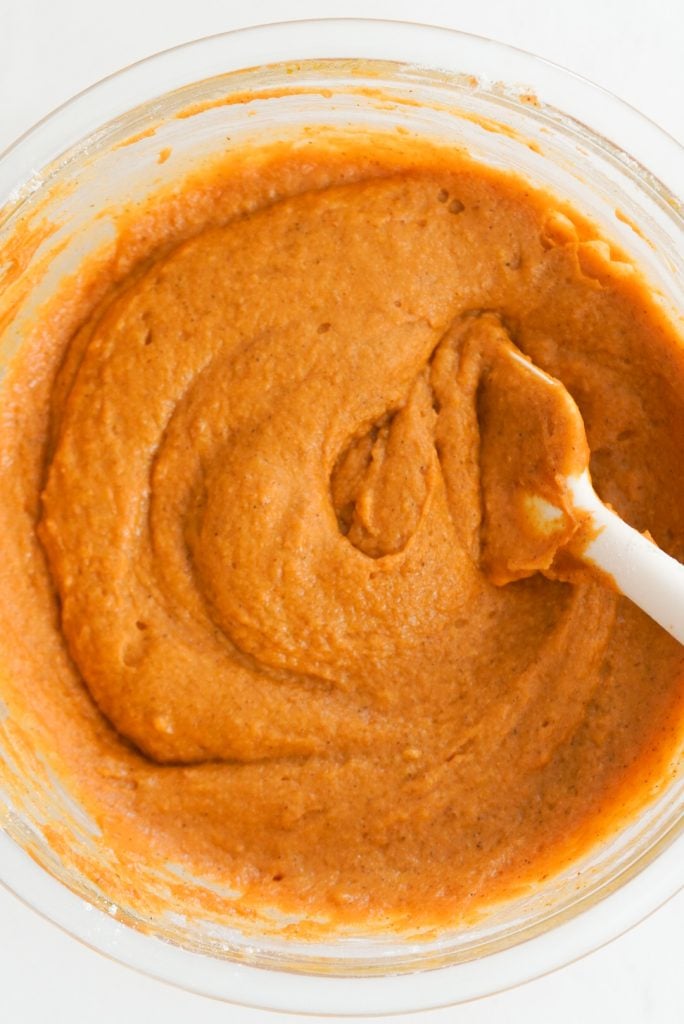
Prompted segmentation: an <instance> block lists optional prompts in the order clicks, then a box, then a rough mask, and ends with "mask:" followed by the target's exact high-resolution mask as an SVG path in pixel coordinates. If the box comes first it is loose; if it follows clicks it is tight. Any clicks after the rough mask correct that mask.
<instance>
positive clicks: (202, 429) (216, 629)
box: [0, 143, 684, 926]
mask: <svg viewBox="0 0 684 1024" xmlns="http://www.w3.org/2000/svg"><path fill="white" fill-rule="evenodd" d="M405 146H406V152H407V155H406V157H405V159H403V161H402V159H399V158H394V159H392V160H390V159H389V158H388V160H387V162H386V165H383V163H382V161H381V160H380V161H378V160H377V159H376V160H373V159H371V158H370V157H369V156H368V153H367V151H366V150H363V147H361V148H360V149H359V152H358V153H356V152H355V151H354V149H353V147H350V148H348V149H347V151H346V152H344V153H340V152H337V153H336V154H335V155H334V156H333V155H331V154H326V151H325V148H324V147H321V149H320V151H316V150H315V148H314V149H313V150H311V152H309V153H307V158H306V160H307V162H306V163H305V162H304V161H303V160H302V158H301V156H300V155H298V154H297V153H296V152H294V151H293V152H292V153H288V152H285V153H282V152H281V153H279V154H278V155H277V156H275V155H274V156H273V158H272V159H271V161H270V162H269V161H268V160H265V161H263V162H262V164H261V165H259V166H260V171H259V173H256V172H255V171H254V170H251V171H250V172H249V174H248V173H247V172H246V171H239V170H234V171H233V172H231V173H232V177H231V173H229V172H227V171H225V170H224V171H223V172H222V175H223V176H221V175H220V174H219V176H218V177H217V179H216V184H215V192H213V193H212V192H211V191H210V192H208V193H205V198H204V200H203V202H204V205H203V207H202V212H201V215H199V214H196V212H195V213H193V207H192V202H193V193H192V189H191V188H190V186H188V190H187V192H186V195H185V198H184V197H183V195H181V197H180V199H176V200H175V203H176V206H175V208H174V209H175V213H174V214H173V215H172V213H169V215H168V218H167V220H166V221H165V220H164V216H163V206H162V207H160V209H161V211H162V212H161V213H160V212H159V211H157V214H156V218H157V219H156V221H155V223H156V224H157V228H156V230H157V237H156V238H155V239H154V240H152V239H150V241H149V243H148V249H149V252H147V251H145V246H144V244H143V245H142V246H141V243H140V237H142V236H143V235H144V232H143V233H142V235H140V236H138V242H137V243H136V244H137V245H138V250H137V251H136V255H135V258H133V257H131V258H130V259H129V261H128V262H129V263H130V264H131V266H130V268H129V269H127V271H126V273H122V272H121V269H120V268H121V266H122V265H123V264H122V263H121V262H120V263H119V264H118V265H117V266H118V267H119V270H118V271H116V270H113V269H111V268H110V270H109V271H106V272H105V271H104V270H102V269H100V271H99V278H98V279H97V285H96V287H94V290H93V291H92V293H90V298H89V299H87V300H86V299H84V300H83V302H82V303H81V305H80V307H79V309H78V313H77V314H76V313H74V314H73V315H72V317H71V320H70V321H69V323H70V324H71V325H72V326H70V327H69V330H68V331H66V330H65V329H64V328H63V326H62V327H60V324H61V321H60V320H59V317H58V316H57V315H55V314H54V312H53V314H52V316H53V319H52V321H51V322H49V323H47V325H46V326H45V327H44V330H43V342H42V344H43V346H44V347H43V353H44V355H43V357H42V359H40V360H37V357H36V356H35V354H34V356H33V357H29V356H28V355H27V356H25V357H24V358H23V359H21V360H18V361H17V363H16V365H15V367H14V370H13V373H12V376H11V381H10V384H9V385H6V386H5V387H6V395H5V397H4V398H3V404H4V405H5V408H6V409H9V410H10V412H11V415H9V416H7V417H6V418H5V420H4V421H3V426H2V432H3V437H2V440H3V447H4V449H5V451H6V452H8V455H7V459H6V462H5V467H4V468H3V470H2V472H3V474H6V476H3V479H9V478H10V475H11V478H12V480H13V481H14V482H13V484H12V487H11V488H9V487H8V488H7V489H6V490H3V492H2V520H3V529H4V530H5V535H9V536H10V537H11V538H13V539H14V540H15V542H16V546H17V550H19V548H20V549H21V551H22V552H23V556H22V559H18V558H17V559H16V560H15V563H12V562H11V560H10V564H8V566H6V567H5V569H4V570H3V575H2V576H1V577H0V594H1V595H2V600H3V601H5V600H6V599H7V597H8V595H9V594H10V593H11V594H12V595H13V598H12V600H13V606H14V612H13V614H14V615H15V623H17V622H19V623H21V622H23V630H24V633H23V634H22V635H24V636H26V637H29V636H30V635H31V630H32V629H33V630H34V633H33V635H34V636H35V637H37V638H38V642H37V644H36V645H35V647H36V649H34V650H30V649H29V648H30V647H31V645H30V644H29V645H28V646H27V647H25V648H21V651H22V653H21V664H20V666H19V668H18V669H17V672H20V673H21V679H22V688H23V690H24V691H25V692H28V693H31V694H33V699H34V700H36V701H38V702H39V703H40V705H41V707H42V709H43V710H42V713H43V715H44V718H45V721H46V722H48V723H50V722H52V723H54V725H55V733H56V734H57V739H56V740H55V744H56V746H57V748H58V749H59V752H60V756H61V758H62V759H63V762H64V763H65V764H67V765H69V766H70V774H71V777H72V779H73V780H74V785H75V787H76V788H77V790H78V792H79V793H80V794H81V796H82V799H83V800H84V801H85V803H86V804H87V806H88V807H89V809H90V810H91V812H92V813H93V815H94V816H95V818H96V820H98V822H99V824H100V827H101V828H102V830H103V837H104V841H106V842H107V843H109V844H110V845H111V846H112V847H113V848H115V849H118V850H119V851H121V856H122V858H123V859H124V860H125V859H126V857H129V858H131V857H133V858H134V857H136V856H137V857H140V858H145V857H147V858H148V859H149V858H153V859H154V858H158V859H159V860H160V861H161V860H164V859H165V858H166V859H170V860H173V861H174V862H178V863H181V864H183V865H184V867H185V868H186V869H187V870H192V871H196V872H199V873H202V874H204V875H205V876H208V877H211V878H213V879H215V880H217V881H220V882H222V883H224V884H226V885H230V886H231V887H233V888H234V889H237V890H241V891H242V892H244V893H245V894H246V895H245V899H246V901H247V903H248V904H250V903H251V905H254V906H258V905H262V906H269V905H273V906H276V907H279V908H281V909H283V910H287V911H293V912H298V913H304V914H317V915H319V916H321V917H322V918H324V919H325V920H328V921H330V922H331V923H333V924H334V923H335V922H339V921H350V922H356V923H357V924H365V925H370V924H372V923H373V922H378V921H384V922H385V926H387V924H388V923H389V924H390V925H391V924H392V922H394V923H396V924H400V923H402V922H403V923H406V922H411V923H412V924H425V925H439V924H444V923H446V922H447V921H449V920H452V919H453V918H454V917H455V916H456V917H459V916H462V915H465V914H466V913H467V912H468V911H469V910H472V909H474V908H478V907H481V906H484V905H486V904H487V903H488V902H490V901H492V900H494V899H496V898H498V897H500V896H503V895H505V894H506V893H509V892H511V891H514V890H515V887H516V886H517V885H519V884H521V883H534V882H535V881H538V880H539V878H540V877H541V876H542V875H544V874H547V873H548V872H549V871H553V870H557V869H558V868H559V867H561V866H562V865H563V864H564V863H565V862H566V861H567V858H568V857H569V856H571V855H576V854H577V853H578V852H582V851H583V850H585V849H587V848H588V847H589V846H590V845H591V844H592V843H593V842H594V841H595V840H596V838H597V837H598V836H599V835H602V834H604V833H605V831H606V830H608V831H610V829H614V828H617V827H618V826H619V825H620V824H621V822H622V820H623V819H622V817H621V815H622V814H624V813H626V811H625V810H624V807H625V806H626V804H625V801H626V799H627V798H626V794H629V795H630V799H631V798H633V797H634V796H635V794H636V795H638V796H639V799H640V800H642V802H643V801H645V800H646V799H647V798H648V794H649V792H651V790H652V787H653V785H654V779H655V773H657V770H658V769H657V765H659V764H661V763H663V762H664V761H665V760H666V759H667V757H668V756H669V755H670V754H671V752H672V751H673V750H674V748H675V744H676V742H677V740H678V738H679V737H680V731H679V729H680V724H681V717H682V704H683V703H684V687H683V685H682V681H683V678H684V654H683V652H682V649H681V648H680V647H679V646H678V645H677V644H676V642H675V641H674V640H672V639H671V638H670V637H669V636H667V635H666V634H665V633H664V632H663V631H662V630H660V629H659V628H658V627H657V626H656V625H654V624H653V623H652V622H650V621H649V620H648V619H646V617H645V616H644V615H643V614H642V613H640V612H639V611H638V610H637V609H635V608H634V607H633V606H631V605H630V604H629V602H627V601H626V600H624V599H622V598H620V597H619V596H618V595H616V594H615V593H613V592H611V591H610V590H609V589H607V588H606V587H605V586H603V585H601V584H600V583H599V582H596V581H594V580H592V579H590V578H589V577H586V578H581V577H575V576H573V577H570V578H572V579H573V582H563V581H562V579H561V580H559V579H558V578H557V576H558V575H559V573H558V571H557V567H555V563H554V555H555V549H552V550H549V549H548V546H547V548H544V549H543V550H537V549H536V548H534V545H532V546H530V544H531V541H530V538H527V539H526V538H525V537H524V531H522V530H520V532H519V533H518V534H516V533H515V532H513V533H512V534H511V537H510V538H508V540H507V542H506V546H507V548H508V549H511V548H513V549H514V550H515V544H516V536H517V537H518V538H519V545H520V557H519V558H518V560H517V561H516V563H515V568H514V569H513V571H506V572H502V571H501V570H500V568H497V566H498V563H497V558H496V552H497V551H498V550H499V548H500V547H501V544H500V543H499V542H500V540H501V531H503V530H504V529H505V528H506V527H505V523H506V522H507V521H508V520H511V521H512V526H511V530H513V531H515V530H517V529H518V527H517V526H516V524H515V521H514V519H515V517H514V516H513V515H512V512H511V514H510V515H509V508H508V505H507V502H512V501H513V498H512V497H511V492H510V490H509V491H506V490H505V489H502V488H498V489H497V486H496V482H497V480H498V479H499V478H500V479H502V480H504V481H505V479H506V466H507V465H508V464H509V462H510V457H511V452H512V451H519V450H520V449H521V447H522V446H524V445H525V444H526V443H528V444H531V442H530V436H531V437H532V440H533V442H534V444H535V445H536V444H537V442H539V444H540V446H541V447H540V459H541V460H542V463H543V462H544V459H545V458H547V456H548V460H549V461H548V465H549V466H552V464H553V466H556V468H557V464H558V457H559V456H558V441H557V440H556V449H553V442H552V437H553V431H554V417H553V410H551V411H549V410H548V409H545V410H541V411H539V410H537V411H535V410H532V409H531V410H529V415H527V416H521V415H520V410H519V407H516V405H515V403H509V405H506V394H507V390H506V389H507V387H508V386H509V385H510V386H512V384H513V381H512V378H511V377H507V372H506V363H505V359H502V358H501V353H502V352H505V350H506V346H510V344H511V341H512V342H514V343H515V345H517V346H518V347H519V348H520V349H521V350H522V351H523V352H525V353H526V354H528V355H529V356H530V357H531V358H532V359H533V360H534V362H535V363H537V364H538V365H539V366H540V367H542V368H543V369H544V370H546V371H547V372H548V373H550V374H552V375H553V376H554V377H556V378H558V379H559V380H560V381H562V382H563V384H564V385H565V387H566V388H567V389H568V390H569V391H570V393H571V394H572V395H573V397H574V398H575V400H576V401H577V403H578V405H579V407H580V410H581V412H582V415H583V418H584V422H585V425H586V428H587V436H588V441H589V446H590V449H591V452H592V461H591V470H592V475H593V478H594V482H595V485H596V488H597V490H598V492H599V493H600V494H601V496H602V497H603V499H604V500H606V501H609V502H611V503H612V504H613V505H614V507H615V508H616V509H617V511H618V512H619V513H620V515H622V516H623V517H624V518H626V519H627V520H628V521H629V522H631V523H632V524H633V525H635V526H637V527H638V528H639V529H649V530H650V531H651V533H652V535H653V537H654V538H655V540H656V541H657V543H658V544H660V545H661V546H662V547H663V548H664V549H666V550H668V551H669V552H670V553H671V554H673V555H675V556H676V557H679V558H680V559H682V558H684V474H682V471H681V466H682V464H681V451H682V444H683V443H684V348H683V347H682V344H681V340H680V339H679V337H678V336H677V333H676V331H675V328H674V327H673V325H672V324H671V323H670V322H668V320H667V319H666V318H665V316H664V314H663V313H662V312H661V311H660V310H659V309H658V307H657V305H656V304H655V301H654V300H653V299H652V297H651V295H650V293H649V291H648V289H647V287H646V285H645V284H644V282H643V281H642V279H641V278H640V276H639V275H638V273H637V272H635V271H634V269H633V268H632V267H631V266H630V265H629V264H628V263H626V262H625V261H624V259H621V258H620V254H619V253H616V252H615V251H613V250H611V249H610V247H609V246H608V245H607V244H606V243H604V242H602V241H600V240H598V241H597V240H596V237H595V234H594V233H593V232H592V229H591V227H590V225H588V224H587V223H586V222H585V221H584V220H583V219H582V218H581V217H580V216H579V215H575V214H573V213H572V211H569V210H567V209H566V208H564V210H563V212H560V210H559V204H558V203H557V201H555V200H554V199H553V198H551V197H549V196H548V195H546V194H544V193H542V192H538V191H535V190H534V189H532V188H531V187H530V186H529V185H528V184H527V183H525V182H523V181H522V180H521V179H518V178H516V177H515V176H512V175H506V174H504V173H502V172H495V171H493V170H490V169H486V168H484V167H480V166H478V165H477V164H474V163H472V162H470V161H469V160H468V159H467V158H466V157H465V156H463V154H458V153H448V152H438V151H431V150H430V151H428V150H427V149H425V150H424V151H423V150H421V148H420V146H419V145H418V143H416V144H415V148H414V149H413V150H412V148H411V145H410V144H409V143H405ZM259 175H261V178H260V176H259ZM264 183H266V184H264ZM266 185H268V188H267V187H266ZM231 190H232V192H231ZM231 194H232V195H233V196H234V197H237V198H235V199H234V203H233V208H230V209H229V206H227V205H226V203H227V202H228V201H227V200H226V196H227V195H228V196H230V195H231ZM206 195H209V196H210V199H207V198H206ZM212 195H214V196H215V201H214V200H211V196H212ZM267 196H268V198H267ZM231 201H232V200H231ZM184 202H186V203H187V211H186V219H185V221H183V224H184V225H185V226H184V228H183V230H181V229H180V228H179V226H178V225H179V224H180V223H181V221H182V218H179V216H178V210H179V209H181V210H183V203H184ZM212 202H213V203H214V205H213V206H212ZM188 211H189V212H188ZM140 216H142V214H141V215H140ZM193 217H194V218H195V219H194V220H193ZM160 225H161V226H160ZM129 237H130V238H132V237H133V234H132V233H130V232H129ZM121 244H123V243H121ZM130 244H131V245H133V242H131V243H130ZM124 249H125V246H124ZM107 274H109V277H107ZM95 298H96V299H97V301H95ZM60 330H61V334H60ZM46 337H50V338H52V339H53V341H52V347H50V345H48V343H47V342H46V341H45V338H46ZM46 345H47V348H46V347H45V346H46ZM45 353H51V355H49V356H48V355H46V354H45ZM36 381H37V382H38V384H36ZM516 408H517V409H518V413H517V418H516V413H515V410H516ZM493 410H496V415H494V412H493ZM544 438H546V441H547V442H548V445H549V448H548V452H547V451H546V449H545V448H544V443H543V442H544ZM526 439H527V440H526ZM566 440H567V439H566ZM571 442H572V443H571ZM568 444H569V445H570V447H569V448H568V454H567V459H568V460H569V462H568V464H571V463H572V459H573V458H575V457H577V456H581V455H582V454H583V451H584V449H583V448H582V445H583V441H581V440H578V439H569V440H568ZM572 444H576V446H577V447H576V448H575V449H573V448H572ZM554 451H555V455H554ZM552 456H553V458H552ZM554 458H555V459H556V461H555V462H554V461H553V459H554ZM561 461H562V459H561ZM544 464H546V463H544ZM549 473H550V475H549V481H550V486H552V485H553V479H554V477H553V472H552V470H549ZM483 496H484V499H486V500H483ZM511 509H512V505H511ZM571 532H572V531H570V533H571ZM570 533H569V534H568V535H567V536H569V535H570ZM567 536H566V537H565V539H567ZM526 545H527V547H526ZM27 565H29V567H30V571H29V572H28V573H27V572H26V567H27ZM538 570H541V571H538ZM561 576H562V573H561ZM566 578H568V577H566ZM506 580H512V582H506V584H505V585H497V584H502V583H504V582H505V581H506ZM41 636H43V637H44V642H43V646H42V648H41V640H40V637H41ZM2 642H3V643H5V640H4V639H3V641H2ZM19 646H20V647H21V644H20V645H19ZM48 654H49V657H50V658H51V659H52V665H53V666H54V669H53V674H54V677H55V679H57V678H58V679H59V682H55V681H54V680H53V681H52V682H50V681H49V680H48V681H45V675H46V672H45V666H44V664H43V663H42V662H41V660H40V659H41V658H47V657H48ZM16 657H17V659H18V658H19V655H17V656H16ZM15 661H16V664H19V661H17V660H16V659H15ZM41 673H42V675H41ZM48 675H49V673H48ZM39 677H40V678H41V682H40V683H39V682H37V679H38V678H39Z"/></svg>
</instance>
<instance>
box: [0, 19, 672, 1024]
mask: <svg viewBox="0 0 684 1024" xmlns="http://www.w3.org/2000/svg"><path fill="white" fill-rule="evenodd" d="M335 15H337V16H340V15H346V16H355V15H356V16H366V17H388V18H397V19H401V18H404V19H406V20H413V21H425V22H433V23H435V24H443V25H448V26H451V27H454V28H460V29H463V30H465V31H469V32H474V33H478V34H480V35H487V36H491V37H493V38H495V39H499V40H502V41H504V42H507V43H512V44H514V45H517V46H520V47H522V48H524V49H528V50H531V51H532V52H535V53H537V54H539V55H541V56H544V57H547V58H549V59H550V60H554V61H556V62H557V63H560V64H563V65H565V66H566V67H569V68H571V69H572V70H574V71H576V72H578V73H580V74H583V75H585V76H587V77H588V78H591V79H593V80H594V81H595V82H597V83H598V84H600V85H603V86H605V87H606V88H608V89H610V90H611V91H613V92H615V93H617V94H618V95H619V96H621V97H622V98H623V99H625V100H627V101H628V102H630V103H632V104H633V105H634V106H636V107H637V108H639V109H640V110H641V111H643V112H644V113H645V114H648V115H649V116H650V117H652V118H653V120H655V121H657V122H658V123H659V124H660V125H661V126H662V127H663V128H665V129H667V130H668V131H669V132H670V133H671V134H673V135H674V136H675V137H677V138H678V139H679V140H680V141H684V112H683V110H684V106H683V104H682V99H683V97H684V62H683V61H682V52H683V50H684V4H682V2H681V0H650V2H643V0H572V2H568V3H561V2H560V0H541V2H540V0H515V2H514V0H475V2H473V0H467V2H466V0H451V2H448V0H443V2H440V0H394V2H393V0H384V2H383V0H360V2H359V0H352V2H346V3H340V2H334V0H317V2H310V0H280V2H278V0H251V2H249V3H234V2H231V0H182V2H181V0H113V2H109V3H107V4H104V3H102V2H100V0H0V150H2V149H3V148H4V147H5V146H6V145H7V144H9V143H10V142H11V141H12V140H13V138H15V137H16V136H17V135H19V134H20V133H21V132H23V131H24V130H25V129H26V128H27V127H29V126H30V125H31V124H32V123H33V122H34V121H36V120H37V119H38V118H40V117H42V116H43V115H44V114H45V113H47V112H48V111H49V110H51V109H52V108H54V107H55V106H56V105H57V104H59V103H61V102H62V101H63V100H65V99H67V98H68V97H69V96H71V95H73V93H75V92H77V91H78V90H80V89H82V88H84V87H85V86H87V85H89V84H90V83H91V82H93V81H95V80H96V79H98V78H101V77H103V76H104V75H106V74H109V73H110V72H112V71H115V70H117V69H118V68H120V67H123V66H124V65H126V64H129V63H130V62H131V61H134V60H137V59H138V58H140V57H144V56H147V55H148V54H150V53H153V52H155V51H157V50H160V49H164V48H166V47H168V46H173V45H175V44H177V43H180V42H183V41H185V40H188V39H192V38H197V37H199V36H203V35H209V34H211V33H214V32H220V31H225V30H227V29H231V28H237V27H241V26H243V25H248V24H256V23H259V22H265V21H276V20H285V19H289V18H305V17H322V16H335ZM682 185H683V187H684V183H682ZM683 952H684V895H683V894H680V896H679V897H678V898H676V899H675V900H672V901H671V902H670V903H669V904H668V905H667V906H665V907H663V908H661V910H659V911H658V912H656V913H655V914H654V915H652V917H651V918H649V919H648V920H647V921H645V922H644V923H643V924H641V925H640V926H638V927H637V928H635V929H633V930H632V931H631V932H630V933H629V934H627V935H625V936H623V937H622V938H620V939H618V940H616V941H615V942H613V943H612V944H611V945H610V946H608V947H606V948H604V949H602V950H599V951H598V952H596V953H594V954H593V955H592V956H590V957H587V958H585V959H584V960H582V961H580V962H578V963H576V964H573V965H571V966H569V967H567V968H565V969H564V970H562V971H558V972H556V973H555V974H553V975H550V976H548V977H546V978H542V979H539V980H537V981H535V982H531V983H530V984H528V985H525V986H523V987H521V988H519V989H516V990H514V991H511V992H508V993H504V994H502V995H499V996H494V997H491V998H489V999H486V1000H481V1001H480V1002H478V1003H474V1004H470V1005H468V1006H462V1007H459V1008H457V1009H451V1010H440V1011H433V1012H430V1013H424V1014H412V1015H410V1016H407V1017H403V1018H393V1019H397V1020H403V1021H406V1022H407V1024H408V1022H415V1021H425V1022H426V1024H442V1022H446V1021H450V1022H451V1021H457V1022H458V1024H498V1022H505V1024H517V1022H519V1021H520V1022H522V1021H525V1022H526V1024H542V1022H543V1024H547V1022H551V1021H552V1022H553V1024H571V1022H572V1024H576V1022H578V1021H580V1022H583V1024H593V1022H599V1021H600V1022H604V1021H605V1022H607V1024H612V1022H614V1021H619V1022H621V1024H651V1022H653V1024H675V1022H676V1024H680V1022H682V1021H684V956H683ZM162 1019H163V1021H164V1024H181V1022H186V1021H192V1022H193V1024H214V1022H219V1021H221V1022H231V1024H257V1022H258V1024H262V1022H263V1024H267V1022H270V1021H277V1020H279V1019H280V1020H283V1021H284V1022H286V1021H288V1020H289V1021H293V1022H295V1021H300V1020H301V1021H304V1020H308V1021H311V1020H312V1018H299V1017H297V1018H295V1017H289V1018H286V1017H279V1016H278V1015H271V1014H267V1013H265V1012H263V1011H257V1010H244V1009H241V1008H237V1007H233V1006H227V1005H223V1004H218V1003H213V1002H211V1001H210V1000H207V999H203V998H201V997H198V996H192V995H188V994H186V993H184V992H180V991H177V990H175V989H172V988H170V987H167V986H165V985H162V984H160V983H158V982H155V981H152V980H150V979H147V978H144V977H142V976H140V975H137V974H136V973H134V972H133V971H130V970H128V969H127V968H124V967H121V966H119V965H118V964H114V963H111V962H109V961H107V960H105V959H104V958H103V957H101V956H99V955H98V954H96V953H93V952H91V951H90V950H88V949H85V948H84V947H82V946H80V945H79V944H78V943H77V942H75V941H74V940H73V939H71V938H69V937H68V936H66V935H64V934H62V933H61V932H59V931H58V930H57V929H56V928H55V927H54V926H52V925H50V924H49V923H47V922H45V921H43V920H42V919H41V918H39V917H38V916H37V915H35V914H34V913H33V912H32V911H30V910H28V909H27V908H25V907H24V906H23V905H22V904H20V903H19V902H18V901H17V900H16V899H15V898H14V897H13V896H11V895H10V894H9V893H8V892H6V891H5V890H4V889H2V888H1V887H0V1021H3V1022H5V1021H6V1022H8V1024H9V1022H12V1024H34V1022H36V1024H42V1022H44V1021H45V1022H47V1021H50V1022H56V1024H61V1022H62V1021H64V1022H66V1021H69V1022H76V1024H80V1022H89V1024H90V1022H93V1024H110V1022H118V1021H121V1020H125V1021H126V1022H128V1024H139V1022H140V1024H142V1022H147V1021H150V1020H153V1021H156V1020H160V1021H161V1020H162ZM328 1019H331V1018H328ZM335 1019H337V1018H335ZM382 1019H387V1020H389V1018H382ZM376 1020H381V1018H376Z"/></svg>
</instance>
